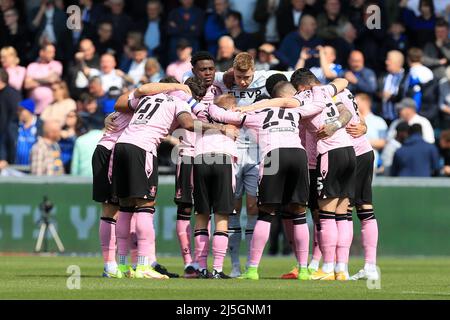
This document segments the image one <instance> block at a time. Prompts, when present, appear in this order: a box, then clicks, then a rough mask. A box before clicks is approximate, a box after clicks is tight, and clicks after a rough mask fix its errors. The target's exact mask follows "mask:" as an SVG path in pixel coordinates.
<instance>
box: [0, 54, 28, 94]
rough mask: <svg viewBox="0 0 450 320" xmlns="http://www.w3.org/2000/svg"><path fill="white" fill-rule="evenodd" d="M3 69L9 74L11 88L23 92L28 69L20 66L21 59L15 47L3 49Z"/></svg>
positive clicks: (1, 56)
mask: <svg viewBox="0 0 450 320" xmlns="http://www.w3.org/2000/svg"><path fill="white" fill-rule="evenodd" d="M0 60H1V63H2V68H3V69H5V70H6V72H8V78H9V80H8V81H9V83H8V84H9V86H11V87H12V88H14V89H16V90H17V91H19V92H21V91H22V88H23V83H24V82H25V75H26V73H27V69H26V68H25V67H22V66H20V65H19V63H20V59H19V57H18V56H17V51H16V49H14V48H13V47H3V48H2V49H1V50H0Z"/></svg>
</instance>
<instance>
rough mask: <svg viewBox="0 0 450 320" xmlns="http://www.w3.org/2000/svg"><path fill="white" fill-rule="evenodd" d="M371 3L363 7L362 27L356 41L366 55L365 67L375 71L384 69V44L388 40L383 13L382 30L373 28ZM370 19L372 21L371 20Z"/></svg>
mask: <svg viewBox="0 0 450 320" xmlns="http://www.w3.org/2000/svg"><path fill="white" fill-rule="evenodd" d="M370 4H371V3H365V4H364V7H363V20H362V22H363V23H362V25H361V26H360V27H359V28H357V30H358V38H357V39H356V40H355V46H356V48H357V49H358V50H359V51H361V52H362V53H363V55H364V61H365V65H366V66H367V67H368V68H370V69H372V70H375V71H377V72H378V71H379V70H382V69H383V66H384V54H385V52H384V51H383V42H384V41H385V39H386V30H385V28H384V16H383V11H381V16H380V23H381V27H380V28H373V27H372V26H371V23H372V21H373V20H372V19H373V15H372V14H371V11H370V10H368V9H367V8H368V7H369V6H370ZM369 19H370V20H369Z"/></svg>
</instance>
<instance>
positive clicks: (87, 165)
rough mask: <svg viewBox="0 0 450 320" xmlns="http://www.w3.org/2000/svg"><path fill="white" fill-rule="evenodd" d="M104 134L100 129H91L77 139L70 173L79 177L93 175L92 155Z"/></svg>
mask: <svg viewBox="0 0 450 320" xmlns="http://www.w3.org/2000/svg"><path fill="white" fill-rule="evenodd" d="M102 135H103V131H102V130H99V129H91V130H89V131H88V132H86V133H85V134H83V135H82V136H79V137H78V138H77V140H76V141H75V147H74V149H73V156H72V164H71V171H70V174H71V175H73V176H79V177H92V155H93V154H94V151H95V148H96V147H97V143H98V141H99V140H100V138H101V137H102Z"/></svg>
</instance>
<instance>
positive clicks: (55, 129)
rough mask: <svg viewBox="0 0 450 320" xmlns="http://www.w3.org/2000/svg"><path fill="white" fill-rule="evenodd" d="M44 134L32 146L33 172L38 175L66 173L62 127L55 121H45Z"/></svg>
mask: <svg viewBox="0 0 450 320" xmlns="http://www.w3.org/2000/svg"><path fill="white" fill-rule="evenodd" d="M42 131H43V136H42V137H39V138H38V140H37V142H36V143H35V144H34V145H33V147H32V148H31V174H32V175H38V176H59V175H63V174H64V166H63V162H62V160H61V149H60V148H59V145H58V141H59V139H60V138H61V127H60V126H59V123H57V122H54V121H48V122H45V123H44V125H43V130H42Z"/></svg>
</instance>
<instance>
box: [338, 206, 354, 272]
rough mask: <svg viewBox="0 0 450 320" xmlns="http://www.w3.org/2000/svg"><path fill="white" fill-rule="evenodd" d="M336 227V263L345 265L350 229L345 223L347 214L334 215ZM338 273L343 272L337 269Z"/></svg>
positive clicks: (346, 222)
mask: <svg viewBox="0 0 450 320" xmlns="http://www.w3.org/2000/svg"><path fill="white" fill-rule="evenodd" d="M336 225H337V230H338V240H337V246H336V262H337V263H338V264H339V263H343V264H347V263H348V257H349V254H350V245H351V238H350V228H349V223H348V221H347V214H337V215H336ZM339 271H345V270H341V269H339Z"/></svg>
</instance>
